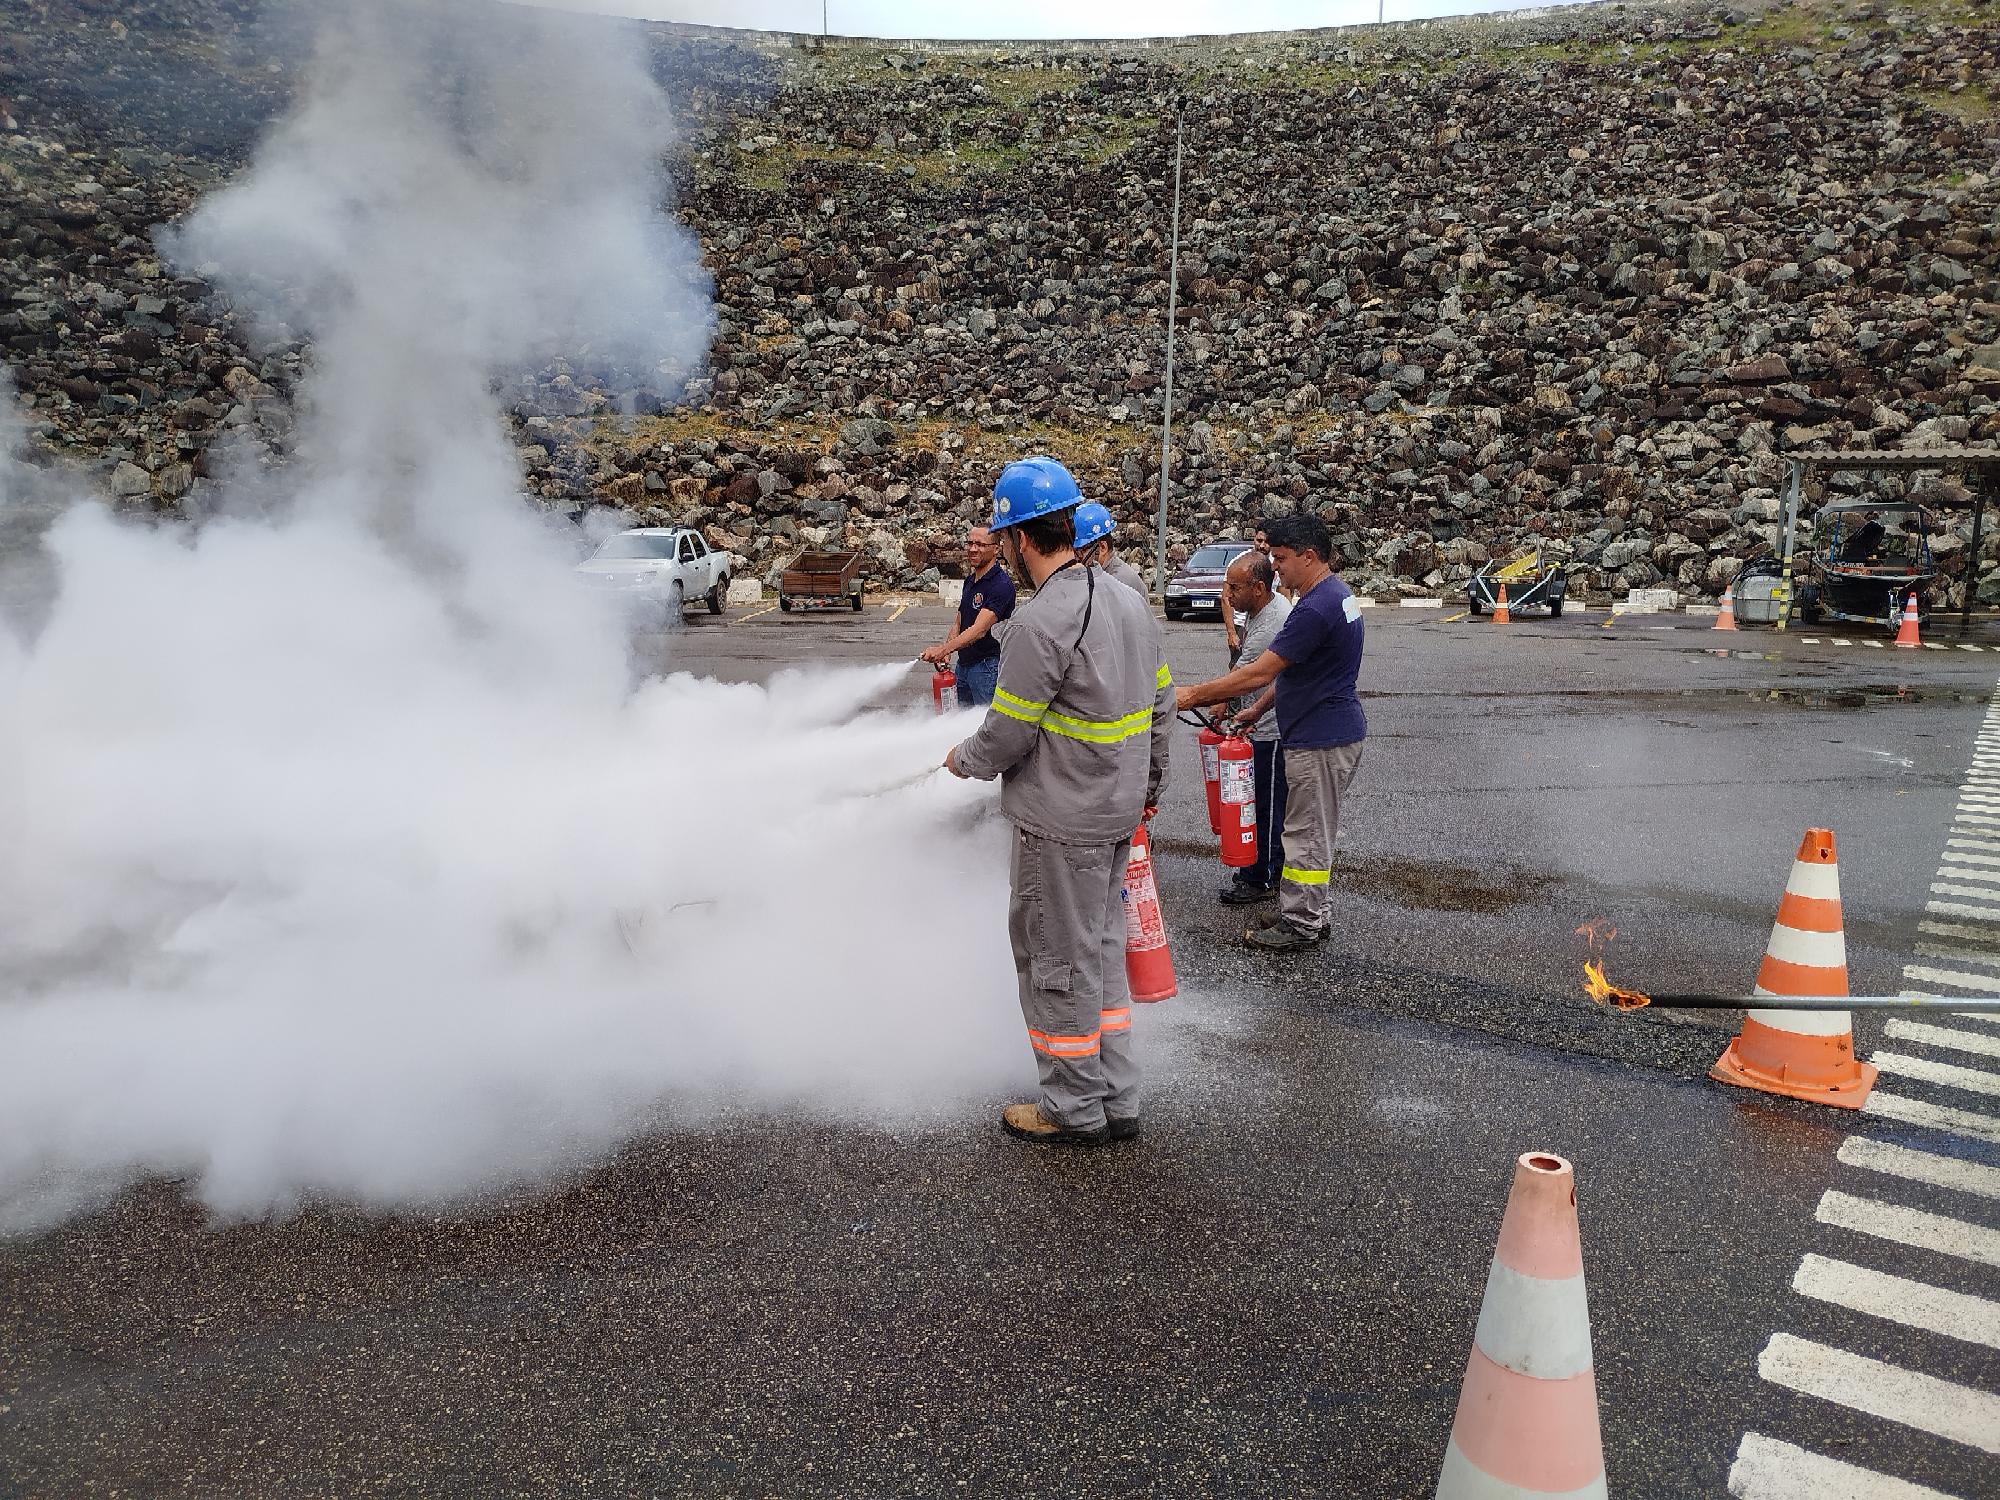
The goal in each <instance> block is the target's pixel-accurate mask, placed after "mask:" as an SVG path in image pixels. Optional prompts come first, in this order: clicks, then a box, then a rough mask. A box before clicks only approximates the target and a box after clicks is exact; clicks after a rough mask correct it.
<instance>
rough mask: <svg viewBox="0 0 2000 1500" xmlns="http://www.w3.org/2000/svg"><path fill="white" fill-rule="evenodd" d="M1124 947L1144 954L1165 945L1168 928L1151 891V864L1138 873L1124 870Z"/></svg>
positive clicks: (1142, 867)
mask: <svg viewBox="0 0 2000 1500" xmlns="http://www.w3.org/2000/svg"><path fill="white" fill-rule="evenodd" d="M1121 894H1122V895H1123V896H1124V898H1125V946H1126V947H1127V948H1128V949H1132V950H1136V951H1139V952H1144V951H1146V950H1148V949H1151V948H1164V947H1165V946H1166V945H1167V925H1166V923H1165V922H1164V921H1162V920H1161V917H1160V898H1159V895H1158V893H1157V892H1155V890H1154V889H1153V867H1152V865H1151V863H1150V862H1149V863H1147V864H1146V865H1144V866H1141V867H1140V868H1139V869H1136V870H1135V869H1132V868H1131V867H1129V866H1128V867H1127V868H1126V871H1125V889H1124V890H1123V891H1122V892H1121Z"/></svg>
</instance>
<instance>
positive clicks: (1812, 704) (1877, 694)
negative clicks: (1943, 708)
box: [1725, 683, 1989, 708]
mask: <svg viewBox="0 0 2000 1500" xmlns="http://www.w3.org/2000/svg"><path fill="white" fill-rule="evenodd" d="M1725 691H1727V692H1730V693H1733V694H1735V695H1737V696H1740V697H1744V698H1753V699H1755V700H1756V701H1757V702H1759V703H1789V704H1794V705H1796V706H1798V707H1800V708H1875V707H1878V706H1880V705H1883V704H1890V703H1984V702H1986V701H1987V698H1988V696H1989V695H1988V694H1986V693H1972V692H1965V691H1962V690H1960V689H1956V688H1940V687H1908V686H1904V685H1901V684H1889V683H1879V684H1866V685H1863V686H1859V687H1814V688H1788V687H1774V688H1729V689H1725Z"/></svg>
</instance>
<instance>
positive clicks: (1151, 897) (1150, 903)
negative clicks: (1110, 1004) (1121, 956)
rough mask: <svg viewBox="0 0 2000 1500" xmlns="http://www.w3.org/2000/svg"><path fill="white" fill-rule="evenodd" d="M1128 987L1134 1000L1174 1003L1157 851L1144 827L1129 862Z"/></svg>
mask: <svg viewBox="0 0 2000 1500" xmlns="http://www.w3.org/2000/svg"><path fill="white" fill-rule="evenodd" d="M1119 895H1120V896H1121V897H1122V898H1123V900H1124V903H1125V985H1126V988H1127V989H1129V990H1130V991H1131V992H1132V998H1133V999H1134V1000H1142V1001H1151V1000H1171V999H1172V998H1173V997H1174V996H1175V995H1176V994H1177V993H1178V992H1179V986H1178V985H1176V984H1175V982H1174V956H1173V954H1172V953H1170V952H1168V950H1167V924H1166V923H1165V922H1164V921H1163V920H1162V919H1161V917H1160V893H1159V888H1158V886H1157V885H1156V884H1155V882H1154V880H1153V850H1152V845H1151V844H1150V843H1149V841H1148V840H1147V838H1146V825H1145V824H1144V823H1141V824H1140V825H1139V826H1138V828H1137V829H1136V830H1135V831H1134V832H1133V834H1132V852H1131V853H1130V855H1128V856H1127V857H1126V860H1125V883H1124V886H1123V888H1122V889H1121V890H1120V891H1119Z"/></svg>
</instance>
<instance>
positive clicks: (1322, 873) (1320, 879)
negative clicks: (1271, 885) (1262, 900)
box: [1278, 865, 1333, 885]
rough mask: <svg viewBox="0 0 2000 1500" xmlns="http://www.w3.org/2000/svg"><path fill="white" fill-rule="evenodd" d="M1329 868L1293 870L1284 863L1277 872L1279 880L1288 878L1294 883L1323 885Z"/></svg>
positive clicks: (1329, 871) (1328, 873)
mask: <svg viewBox="0 0 2000 1500" xmlns="http://www.w3.org/2000/svg"><path fill="white" fill-rule="evenodd" d="M1332 873H1333V871H1331V870H1295V869H1293V868H1292V867H1291V866H1290V865H1286V866H1285V867H1284V868H1283V869H1282V870H1280V871H1279V872H1278V878H1279V879H1280V880H1289V881H1291V882H1292V883H1293V884H1294V885H1325V884H1326V881H1327V877H1328V876H1329V875H1331V874H1332Z"/></svg>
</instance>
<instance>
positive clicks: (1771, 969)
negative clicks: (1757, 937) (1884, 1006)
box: [1757, 953, 1847, 1010]
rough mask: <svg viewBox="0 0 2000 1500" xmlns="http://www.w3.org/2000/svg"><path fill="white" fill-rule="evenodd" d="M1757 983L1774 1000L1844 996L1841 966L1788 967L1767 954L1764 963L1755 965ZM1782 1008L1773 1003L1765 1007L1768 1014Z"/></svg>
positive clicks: (1844, 970)
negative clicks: (1798, 997)
mask: <svg viewBox="0 0 2000 1500" xmlns="http://www.w3.org/2000/svg"><path fill="white" fill-rule="evenodd" d="M1757 982H1758V983H1759V984H1761V985H1762V986H1763V987H1764V988H1765V989H1766V990H1768V991H1769V992H1770V993H1771V994H1773V995H1777V996H1784V995H1844V994H1846V993H1847V966H1846V965H1845V964H1842V965H1841V966H1840V967H1839V968H1837V969H1823V968H1820V967H1819V966H1817V965H1815V964H1790V963H1786V962H1785V961H1784V960H1783V959H1782V958H1773V957H1771V955H1770V954H1768V953H1767V954H1765V955H1764V962H1763V963H1762V964H1760V965H1758V968H1757ZM1784 1008H1785V1007H1784V1006H1783V1005H1781V1004H1778V1003H1776V1002H1773V1003H1772V1004H1771V1005H1770V1006H1769V1007H1768V1009H1771V1010H1783V1009H1784Z"/></svg>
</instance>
